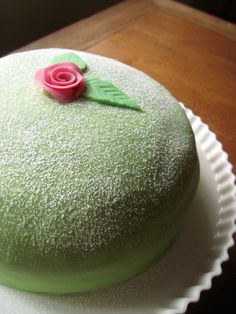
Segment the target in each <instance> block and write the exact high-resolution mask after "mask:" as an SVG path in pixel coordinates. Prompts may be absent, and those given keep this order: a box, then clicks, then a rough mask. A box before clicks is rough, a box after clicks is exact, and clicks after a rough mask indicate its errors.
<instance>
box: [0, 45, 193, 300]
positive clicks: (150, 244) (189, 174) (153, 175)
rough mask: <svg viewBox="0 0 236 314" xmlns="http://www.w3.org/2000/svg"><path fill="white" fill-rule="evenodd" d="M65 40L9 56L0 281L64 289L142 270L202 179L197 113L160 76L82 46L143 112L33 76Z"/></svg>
mask: <svg viewBox="0 0 236 314" xmlns="http://www.w3.org/2000/svg"><path fill="white" fill-rule="evenodd" d="M63 52H65V50H60V49H46V50H35V51H29V52H25V53H19V54H14V55H10V56H7V57H4V58H2V59H0V67H1V71H0V95H1V100H0V177H1V181H0V283H2V284H4V285H7V286H10V287H14V288H17V289H21V290H27V291H33V292H41V293H51V294H65V293H74V292H81V291H86V290H91V289H96V288H100V287H105V286H108V285H111V284H113V283H117V282H121V281H124V280H127V279H129V278H131V277H132V276H135V275H137V274H139V273H141V272H143V271H145V270H147V269H148V268H149V267H150V266H151V265H153V264H154V263H155V262H156V261H157V260H158V259H159V258H160V257H161V256H162V255H163V254H164V253H165V252H166V250H167V249H168V248H169V247H170V245H171V243H172V242H173V241H174V240H175V239H176V237H177V235H178V234H179V232H180V230H181V229H182V227H183V225H184V222H185V220H186V215H187V209H188V207H189V204H190V202H191V200H192V198H193V196H194V193H195V191H196V188H197V184H198V178H199V164H198V157H197V152H196V145H195V139H194V135H193V132H192V129H191V126H190V123H189V121H188V119H187V117H186V115H185V113H184V111H183V109H182V108H181V107H180V106H179V104H178V102H177V101H176V100H175V99H174V98H173V97H172V96H171V95H170V93H169V92H168V91H167V90H166V89H165V88H163V87H162V86H161V85H160V84H158V83H157V82H156V81H154V80H153V79H151V78H150V77H148V76H147V75H145V74H144V73H142V72H140V71H137V70H135V69H133V68H131V67H129V66H127V65H124V64H122V63H120V62H117V61H115V60H111V59H108V58H104V57H101V56H96V55H92V54H88V53H83V52H74V53H76V54H77V55H78V56H80V57H81V59H83V60H84V61H85V62H86V64H87V66H88V71H87V72H88V75H93V76H96V77H101V78H103V79H105V80H108V81H110V82H112V83H113V84H114V85H115V86H117V87H118V88H119V89H120V90H121V91H123V92H125V93H126V95H128V96H129V97H130V98H132V99H133V100H135V101H136V103H137V104H138V105H139V107H140V108H141V109H142V111H135V110H132V109H124V108H119V107H112V106H109V105H102V104H98V103H96V102H93V101H89V100H86V99H84V98H79V99H78V100H76V101H74V102H72V103H69V104H64V103H61V102H59V101H57V100H55V99H53V98H52V97H50V96H48V95H47V94H46V93H45V92H42V90H40V89H38V88H37V87H36V86H35V84H34V75H35V72H36V71H37V70H38V69H39V68H41V67H45V66H48V65H49V64H50V60H51V59H52V58H53V57H55V56H56V55H58V54H60V53H63Z"/></svg>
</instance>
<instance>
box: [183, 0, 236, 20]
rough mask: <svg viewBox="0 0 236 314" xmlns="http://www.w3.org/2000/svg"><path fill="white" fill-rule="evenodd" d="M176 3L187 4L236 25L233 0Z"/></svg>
mask: <svg viewBox="0 0 236 314" xmlns="http://www.w3.org/2000/svg"><path fill="white" fill-rule="evenodd" d="M177 2H181V3H184V4H188V5H190V6H192V7H195V8H197V9H200V10H203V11H205V12H207V13H210V14H213V15H216V16H218V17H220V18H222V19H224V20H227V21H229V22H232V23H236V1H235V0H177Z"/></svg>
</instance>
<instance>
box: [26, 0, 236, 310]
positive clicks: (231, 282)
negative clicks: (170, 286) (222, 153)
mask: <svg viewBox="0 0 236 314" xmlns="http://www.w3.org/2000/svg"><path fill="white" fill-rule="evenodd" d="M46 47H61V48H72V49H76V50H85V51H89V52H92V53H96V54H101V55H105V56H108V57H112V58H115V59H117V60H120V61H122V62H124V63H127V64H129V65H131V66H134V67H136V68H138V69H140V70H142V71H144V72H146V73H147V74H149V75H150V76H152V77H153V78H155V79H156V80H158V81H159V82H160V83H162V84H163V85H165V86H166V87H167V88H168V89H169V90H170V91H171V92H172V94H173V95H174V96H175V97H176V98H177V99H178V100H181V101H182V102H183V103H185V104H186V105H187V106H188V107H189V108H191V109H192V110H193V112H194V113H195V114H197V115H199V116H201V117H202V119H203V121H204V122H205V123H207V124H208V125H209V127H210V129H211V130H212V131H214V132H215V133H216V134H217V137H218V139H219V140H220V141H221V142H222V143H223V146H224V149H225V150H226V151H227V152H228V154H229V160H230V162H231V163H232V164H233V165H234V169H235V167H236V149H235V147H236V136H235V135H236V26H234V25H232V24H230V23H227V22H224V21H222V20H219V19H217V18H215V17H212V16H209V15H207V14H204V13H201V12H199V11H196V10H193V9H191V8H189V7H186V6H184V5H181V4H178V3H176V2H173V1H166V0H156V1H154V0H153V1H152V0H128V1H124V2H121V3H120V4H118V5H116V6H114V7H111V8H109V9H107V10H105V11H103V12H100V13H98V14H96V15H94V16H92V17H89V18H87V19H85V20H82V21H79V22H77V23H75V24H73V25H70V26H68V27H66V28H64V29H62V30H59V31H57V32H55V33H53V34H50V35H48V36H46V37H44V38H42V39H40V40H37V41H35V42H33V43H31V44H29V45H27V46H25V47H23V48H22V49H20V50H28V49H35V48H46ZM235 299H236V246H234V247H233V248H232V249H230V259H229V261H227V262H225V263H224V264H223V274H222V275H221V276H220V277H217V278H215V279H214V280H213V287H212V289H211V290H209V291H206V292H203V293H202V295H201V299H200V301H199V302H198V303H196V304H190V305H189V307H188V309H187V312H186V313H187V314H196V313H207V314H211V313H221V314H223V313H226V314H227V313H236V300H235Z"/></svg>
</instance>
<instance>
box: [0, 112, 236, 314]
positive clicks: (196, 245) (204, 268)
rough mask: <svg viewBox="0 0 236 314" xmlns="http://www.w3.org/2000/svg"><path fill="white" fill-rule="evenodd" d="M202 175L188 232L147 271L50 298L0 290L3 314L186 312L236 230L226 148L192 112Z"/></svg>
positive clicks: (208, 284)
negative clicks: (107, 285)
mask: <svg viewBox="0 0 236 314" xmlns="http://www.w3.org/2000/svg"><path fill="white" fill-rule="evenodd" d="M185 110H186V113H187V115H188V118H189V120H190V122H191V124H192V127H193V130H194V133H195V136H196V141H197V149H198V153H199V159H200V167H201V176H200V184H199V188H198V191H197V193H196V197H195V199H194V202H193V204H192V206H191V210H190V215H189V219H188V223H187V225H186V228H185V230H184V232H183V233H182V235H181V236H180V238H179V239H178V240H177V242H176V243H175V245H174V246H173V247H172V248H171V250H170V251H169V252H168V254H167V255H166V256H165V257H164V258H163V259H162V260H161V261H160V262H159V263H158V264H157V265H156V266H155V267H153V268H152V269H151V270H149V271H148V272H146V273H144V274H142V275H140V276H138V277H136V278H134V279H132V280H129V281H127V282H125V283H123V284H119V285H116V286H113V287H110V288H107V289H102V290H99V291H96V292H88V293H84V294H80V295H73V296H63V297H50V296H44V295H38V294H32V293H26V292H21V291H17V290H14V289H10V288H6V287H3V286H0V312H1V313H4V314H23V313H24V314H31V313H34V314H43V313H44V314H58V313H59V314H60V313H61V314H62V313H67V314H75V313H76V314H108V313H109V314H118V313H119V314H134V313H135V314H174V313H184V312H185V311H186V308H187V305H188V304H189V302H191V301H197V300H198V299H199V296H200V293H201V291H202V290H204V289H209V288H210V287H211V281H212V278H213V277H214V276H216V275H219V274H220V273H221V272H222V270H221V263H222V262H223V261H225V260H227V259H228V253H227V251H228V248H229V247H230V246H232V245H233V239H232V234H233V232H235V231H236V227H235V225H234V220H235V219H236V199H235V195H236V187H235V183H234V182H235V177H234V175H233V173H232V166H231V164H230V163H229V162H228V159H227V154H226V153H225V152H224V151H223V150H222V145H221V144H220V143H219V142H218V141H217V140H216V136H215V134H214V133H212V132H211V131H209V129H208V127H207V125H206V124H204V123H202V121H201V119H200V118H199V117H196V116H195V115H194V114H193V113H192V112H191V111H190V110H188V109H186V108H185Z"/></svg>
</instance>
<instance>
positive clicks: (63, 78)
mask: <svg viewBox="0 0 236 314" xmlns="http://www.w3.org/2000/svg"><path fill="white" fill-rule="evenodd" d="M35 83H36V84H37V85H38V86H39V87H41V88H43V89H44V90H46V91H47V92H48V93H49V94H50V95H51V96H52V97H54V98H55V99H57V100H59V101H62V102H71V101H74V100H76V99H78V98H79V96H80V95H81V94H82V93H83V91H84V89H85V81H84V78H83V74H82V72H81V70H80V68H79V67H78V66H77V65H76V64H74V63H71V62H61V63H56V64H53V65H50V66H48V67H46V68H42V69H39V70H38V71H37V72H36V74H35Z"/></svg>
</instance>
